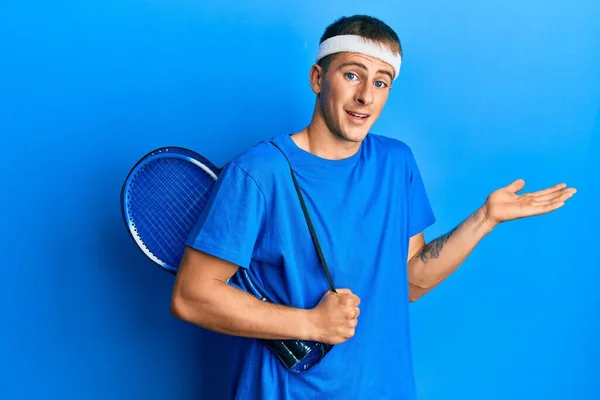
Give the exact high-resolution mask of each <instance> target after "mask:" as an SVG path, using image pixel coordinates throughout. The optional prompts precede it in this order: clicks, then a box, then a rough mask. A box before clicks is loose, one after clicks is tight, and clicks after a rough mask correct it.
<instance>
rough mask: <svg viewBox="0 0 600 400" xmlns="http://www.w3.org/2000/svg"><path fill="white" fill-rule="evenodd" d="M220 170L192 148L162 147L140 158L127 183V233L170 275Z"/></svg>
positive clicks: (124, 196) (124, 200)
mask: <svg viewBox="0 0 600 400" xmlns="http://www.w3.org/2000/svg"><path fill="white" fill-rule="evenodd" d="M219 172H220V169H219V168H217V167H216V166H214V165H213V164H212V163H211V162H210V161H208V160H207V159H206V158H204V157H202V156H201V155H199V154H197V153H195V152H193V151H191V150H188V149H184V148H181V147H161V148H159V149H156V150H154V151H151V152H150V153H148V154H146V155H145V156H144V157H142V158H141V159H140V160H139V161H138V162H137V163H136V164H135V165H134V167H133V168H132V169H131V171H130V172H129V174H128V175H127V179H125V183H124V184H123V188H122V189H121V211H122V214H123V219H124V221H125V224H126V226H127V230H128V231H129V233H130V235H131V237H132V238H133V239H134V241H135V243H136V244H137V245H138V247H139V248H140V249H141V250H142V251H143V252H144V254H145V255H146V256H147V257H148V258H150V260H152V261H154V262H155V263H156V264H158V265H159V266H161V267H162V268H163V269H165V270H166V271H168V272H170V273H172V274H176V273H177V270H178V268H179V263H180V262H181V259H182V257H183V253H184V251H185V240H186V239H187V237H188V235H189V234H190V232H191V231H192V229H193V228H194V226H195V224H196V222H197V221H198V218H199V216H200V214H201V213H202V211H203V210H204V207H205V206H206V203H207V202H208V199H209V197H210V195H211V193H212V189H213V186H214V184H215V182H216V180H217V177H218V174H219Z"/></svg>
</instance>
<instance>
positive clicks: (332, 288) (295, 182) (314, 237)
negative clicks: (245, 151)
mask: <svg viewBox="0 0 600 400" xmlns="http://www.w3.org/2000/svg"><path fill="white" fill-rule="evenodd" d="M271 144H272V145H273V146H275V147H276V148H277V149H278V150H279V151H280V152H281V154H283V156H284V157H285V159H286V161H287V162H288V165H289V166H290V173H291V175H292V181H293V182H294V187H295V188H296V193H298V199H299V200H300V206H301V207H302V212H303V213H304V217H305V218H306V224H307V225H308V230H309V231H310V235H311V236H312V239H313V242H314V243H315V247H316V248H317V254H318V255H319V260H321V265H322V266H323V269H324V270H325V275H326V276H327V281H328V282H329V287H330V288H331V291H332V292H333V293H337V291H336V290H335V286H334V285H333V279H331V274H330V273H329V268H328V267H327V262H326V261H325V256H324V255H323V251H322V250H321V245H320V244H319V240H318V239H317V233H316V232H315V228H314V226H313V224H312V221H311V219H310V215H309V214H308V209H307V208H306V204H305V203H304V197H303V196H302V192H301V191H300V186H299V185H298V181H297V180H296V174H294V170H293V169H292V164H291V163H290V160H289V159H288V157H287V156H286V155H285V153H284V152H283V150H281V149H280V148H279V146H277V145H276V144H275V143H273V142H272V141H271Z"/></svg>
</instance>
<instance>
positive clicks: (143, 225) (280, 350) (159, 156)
mask: <svg viewBox="0 0 600 400" xmlns="http://www.w3.org/2000/svg"><path fill="white" fill-rule="evenodd" d="M271 143H272V144H273V145H274V146H275V147H276V148H277V149H278V150H279V151H280V152H281V153H282V154H283V156H284V157H285V159H286V161H287V162H288V165H289V167H290V173H291V177H292V181H293V183H294V187H295V189H296V192H297V194H298V199H299V201H300V205H301V207H302V211H303V213H304V216H305V218H306V223H307V225H308V228H309V231H310V234H311V237H312V239H313V242H314V244H315V246H316V250H317V253H318V256H319V260H320V262H321V264H322V266H323V269H324V271H325V275H326V277H327V280H328V282H329V286H330V288H331V290H332V291H333V292H336V290H335V287H334V285H333V280H332V279H331V275H330V273H329V269H328V267H327V263H326V261H325V257H324V256H323V253H322V251H321V247H320V245H319V242H318V240H317V235H316V233H315V230H314V227H313V224H312V222H311V219H310V216H309V214H308V211H307V209H306V204H305V202H304V199H303V197H302V193H301V191H300V188H299V186H298V182H297V180H296V176H295V174H294V171H293V169H292V165H291V163H290V161H289V159H288V158H287V156H286V155H285V153H284V152H283V151H282V150H281V149H280V148H279V147H278V146H277V145H276V144H275V143H273V142H271ZM219 172H220V169H219V168H217V167H215V166H214V165H213V164H212V163H210V161H208V160H207V159H206V158H204V157H202V156H201V155H199V154H197V153H195V152H193V151H191V150H188V149H184V148H181V147H163V148H160V149H156V150H154V151H152V152H150V153H148V154H146V155H145V156H144V157H142V158H141V159H140V160H139V161H138V162H137V163H136V164H135V165H134V167H133V168H132V169H131V171H130V172H129V174H128V176H127V178H126V180H125V182H124V184H123V187H122V188H121V212H122V216H123V220H124V222H125V225H126V227H127V230H128V232H129V234H130V235H131V237H132V238H133V240H134V242H135V243H136V245H137V246H138V247H139V248H140V249H141V250H142V252H143V253H144V254H145V255H146V256H147V257H148V258H150V259H151V260H152V261H153V262H155V263H156V264H158V265H160V266H161V267H162V268H163V269H164V270H166V271H168V272H170V273H171V274H177V271H178V267H179V262H180V261H181V258H182V257H183V252H184V250H185V240H186V238H187V236H188V235H189V233H190V231H191V229H192V228H193V225H194V224H195V221H197V219H198V218H199V216H200V214H201V212H202V211H203V209H204V208H205V206H206V204H207V201H208V198H209V196H210V192H211V191H212V188H213V185H214V182H215V181H216V179H217V176H218V174H219ZM227 283H228V284H230V285H232V286H235V287H238V288H239V289H241V290H243V291H245V292H247V293H250V294H252V295H254V296H255V297H257V298H259V299H260V300H262V301H268V302H271V303H275V302H274V301H273V299H271V298H270V297H268V296H267V295H266V294H265V291H263V290H262V288H260V287H259V286H258V285H256V284H255V283H254V282H253V281H252V279H251V278H250V275H249V274H248V272H247V270H246V269H244V268H239V269H238V271H237V272H236V274H234V275H233V276H232V277H231V278H230V279H229V281H228V282H227ZM259 340H260V341H261V342H263V343H264V344H265V345H266V346H267V347H268V348H269V349H270V350H271V351H273V353H274V354H275V355H276V356H277V358H278V359H279V360H280V361H281V362H282V364H283V365H284V366H285V368H286V369H287V370H288V371H290V372H292V373H302V372H306V371H309V370H310V369H312V368H313V367H314V366H315V365H317V364H318V363H319V362H320V361H321V360H322V359H323V357H325V355H326V354H327V353H329V351H331V349H332V348H333V345H331V344H326V343H320V342H315V341H306V340H268V339H259Z"/></svg>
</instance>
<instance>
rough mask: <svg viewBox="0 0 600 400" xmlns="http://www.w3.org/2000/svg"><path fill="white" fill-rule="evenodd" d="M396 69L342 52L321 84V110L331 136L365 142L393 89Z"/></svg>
mask: <svg viewBox="0 0 600 400" xmlns="http://www.w3.org/2000/svg"><path fill="white" fill-rule="evenodd" d="M393 75H394V69H393V68H392V67H391V66H390V65H389V64H387V63H385V62H383V61H381V60H379V59H377V58H374V57H370V56H366V55H362V54H358V53H338V54H336V55H335V56H334V58H333V60H332V61H331V63H330V64H329V67H328V69H327V72H326V73H325V75H324V76H323V75H321V78H320V80H319V81H318V82H317V85H315V86H313V88H315V91H316V92H317V93H319V99H318V107H319V110H320V113H321V115H322V116H323V119H324V121H325V123H326V125H327V127H328V128H329V130H330V131H331V133H332V134H333V135H335V136H337V137H338V138H340V139H342V140H346V141H349V142H360V141H362V140H363V139H364V138H365V136H366V135H367V133H368V132H369V130H370V129H371V126H373V124H374V123H375V121H376V120H377V118H379V115H380V113H381V111H382V110H383V106H384V105H385V102H386V101H387V98H388V94H389V92H390V90H391V85H392V77H393Z"/></svg>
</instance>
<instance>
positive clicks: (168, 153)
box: [120, 146, 221, 275]
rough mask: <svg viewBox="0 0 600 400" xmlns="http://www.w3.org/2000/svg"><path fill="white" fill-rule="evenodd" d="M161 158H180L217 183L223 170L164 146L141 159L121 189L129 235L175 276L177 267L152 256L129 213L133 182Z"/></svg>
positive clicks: (187, 152)
mask: <svg viewBox="0 0 600 400" xmlns="http://www.w3.org/2000/svg"><path fill="white" fill-rule="evenodd" d="M161 158H179V159H181V160H184V161H187V162H190V163H192V164H194V165H196V166H197V167H199V168H200V169H202V170H203V171H204V172H205V173H206V174H207V175H208V176H210V177H211V178H212V179H214V180H215V181H216V180H217V179H218V173H219V172H220V171H221V170H220V168H217V167H216V166H215V165H214V164H213V163H211V162H210V161H208V160H207V159H206V158H205V157H202V156H201V155H200V154H198V153H196V152H194V151H192V150H190V149H186V148H184V147H179V146H163V147H159V148H157V149H154V150H152V151H150V152H148V153H146V154H145V155H144V156H143V157H142V158H140V159H139V160H138V162H136V163H135V165H134V166H133V167H132V168H131V170H130V171H129V173H128V174H127V178H126V179H125V182H123V186H122V187H121V192H120V197H121V198H120V201H121V215H122V217H123V222H124V223H125V226H126V227H127V231H128V232H129V235H130V236H131V238H132V239H133V240H134V241H135V243H136V244H137V246H138V247H139V248H140V249H141V250H142V252H143V253H144V254H145V255H146V257H148V258H149V259H150V260H152V261H153V262H154V263H156V264H158V265H159V266H161V267H162V268H163V269H164V270H166V271H168V272H170V273H171V274H173V275H175V274H177V267H176V266H172V265H169V264H167V263H166V262H164V261H162V260H161V259H159V258H158V257H156V256H155V255H154V254H152V252H151V251H150V250H149V249H148V247H147V246H146V245H145V244H144V242H142V240H141V239H140V237H139V235H138V234H137V229H136V227H135V224H134V222H133V218H132V217H131V215H130V213H129V211H128V210H129V194H128V193H129V189H130V187H131V185H132V182H133V181H134V180H135V178H136V176H137V174H138V172H139V171H140V170H141V169H142V168H144V167H145V166H146V165H147V164H149V163H151V162H153V161H155V160H157V159H161Z"/></svg>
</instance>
